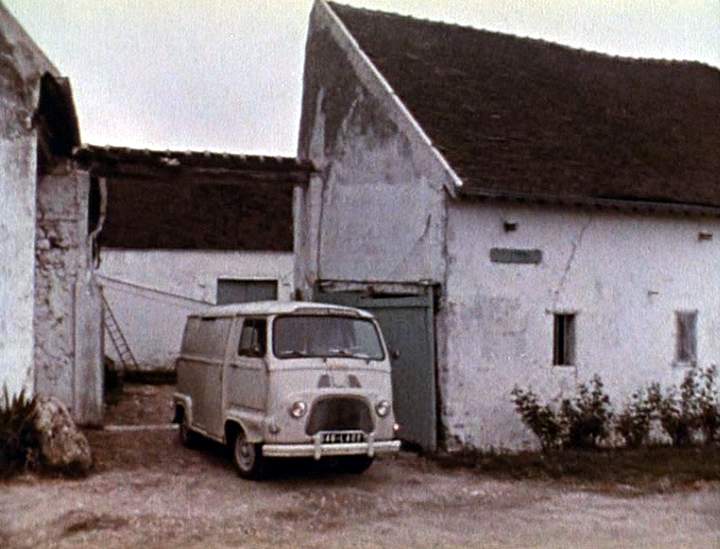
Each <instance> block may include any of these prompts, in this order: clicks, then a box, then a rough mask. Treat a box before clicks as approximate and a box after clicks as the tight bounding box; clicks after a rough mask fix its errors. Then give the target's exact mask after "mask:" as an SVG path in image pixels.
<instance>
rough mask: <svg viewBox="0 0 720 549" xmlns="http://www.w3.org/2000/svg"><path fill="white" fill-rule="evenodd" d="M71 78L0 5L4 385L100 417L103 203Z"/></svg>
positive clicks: (79, 416) (0, 345)
mask: <svg viewBox="0 0 720 549" xmlns="http://www.w3.org/2000/svg"><path fill="white" fill-rule="evenodd" d="M79 144H80V135H79V129H78V122H77V117H76V114H75V108H74V104H73V99H72V93H71V89H70V84H69V82H68V81H67V79H65V78H62V77H61V76H60V74H59V72H58V70H57V69H56V68H55V67H54V66H53V65H52V63H51V62H50V61H49V60H48V59H47V57H46V56H45V55H44V54H43V52H42V51H40V49H39V48H38V47H37V46H36V45H35V44H34V43H33V41H32V40H31V39H30V37H29V36H28V35H27V34H26V33H25V31H24V30H23V29H22V28H21V27H20V25H19V24H18V23H17V21H15V19H14V18H13V17H12V15H11V14H10V13H9V12H8V11H7V10H6V9H5V8H4V6H2V5H1V4H0V174H1V176H0V185H1V186H2V187H1V189H0V195H1V197H2V199H1V200H0V385H4V386H6V387H7V389H8V391H9V392H10V393H11V394H15V393H18V392H19V391H21V390H23V389H24V390H25V391H26V392H28V393H33V392H34V393H42V394H46V395H53V396H57V397H58V398H60V399H61V400H62V401H63V402H64V403H65V404H66V405H67V406H68V407H69V408H70V409H71V411H72V413H73V416H74V418H75V419H76V420H77V421H79V422H80V423H86V424H92V423H98V422H100V421H101V418H102V372H101V359H102V354H101V353H102V341H101V316H100V315H101V308H100V295H99V292H98V290H97V286H96V284H95V282H94V277H93V258H92V249H93V245H92V241H93V238H94V236H95V232H94V230H93V229H94V226H95V225H97V223H98V222H99V215H100V212H99V203H98V202H97V201H93V200H92V196H94V194H96V193H92V192H91V180H90V177H89V175H88V174H87V173H85V172H82V171H78V170H76V168H75V166H74V164H73V161H72V152H73V148H74V147H76V146H78V145H79Z"/></svg>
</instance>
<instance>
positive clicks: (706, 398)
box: [696, 365, 720, 444]
mask: <svg viewBox="0 0 720 549" xmlns="http://www.w3.org/2000/svg"><path fill="white" fill-rule="evenodd" d="M717 375H718V369H717V366H715V365H713V366H710V367H709V368H707V369H705V370H703V371H701V373H700V381H701V382H700V383H699V384H698V397H697V400H698V404H697V420H696V428H698V429H700V431H701V432H702V434H703V440H704V441H705V444H712V443H713V442H716V441H717V439H718V436H719V435H720V399H718V388H717Z"/></svg>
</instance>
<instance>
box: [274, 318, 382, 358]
mask: <svg viewBox="0 0 720 549" xmlns="http://www.w3.org/2000/svg"><path fill="white" fill-rule="evenodd" d="M273 352H274V353H275V356H276V357H278V358H301V357H324V358H327V357H350V358H363V359H366V360H383V359H384V358H385V353H384V351H383V348H382V344H381V343H380V336H379V334H378V332H377V329H376V328H375V324H374V323H373V322H371V321H370V320H367V319H360V318H349V317H344V316H317V315H315V316H311V315H287V316H280V317H278V318H276V319H275V322H274V323H273Z"/></svg>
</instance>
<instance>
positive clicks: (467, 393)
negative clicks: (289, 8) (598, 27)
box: [296, 0, 720, 450]
mask: <svg viewBox="0 0 720 549" xmlns="http://www.w3.org/2000/svg"><path fill="white" fill-rule="evenodd" d="M299 157H300V158H301V159H306V160H309V161H312V162H313V163H314V165H315V166H316V167H317V169H318V172H319V173H320V174H321V176H322V177H321V180H318V181H314V182H312V183H311V184H310V186H309V187H308V188H307V190H306V191H304V192H299V193H298V196H297V201H298V203H297V210H298V212H299V213H300V215H298V217H297V219H296V224H297V226H296V231H297V233H298V236H297V238H298V242H299V243H300V245H299V246H298V247H297V259H296V261H297V263H296V271H297V280H298V281H297V284H298V289H299V290H300V291H302V293H303V295H304V296H305V297H308V298H313V299H317V300H326V301H332V302H337V303H349V304H357V305H360V306H364V307H366V308H368V309H370V310H372V311H374V312H375V313H376V314H377V315H378V316H379V318H380V320H381V323H382V324H383V329H384V331H385V332H386V335H387V338H388V340H389V341H390V346H391V347H392V348H393V349H394V350H395V351H397V352H396V353H395V362H394V376H395V377H394V382H395V393H396V394H395V398H396V403H397V405H396V406H397V410H396V411H397V414H398V416H399V417H400V421H401V423H404V425H403V432H404V437H405V438H406V439H407V440H409V441H411V442H415V443H417V444H419V445H420V446H422V447H425V448H430V449H433V448H435V447H437V446H438V445H439V446H444V447H447V448H448V449H451V450H452V449H458V448H463V447H464V448H481V449H490V448H495V449H520V448H525V447H530V446H534V445H536V441H535V440H534V437H533V436H532V435H531V434H530V433H529V432H528V431H527V430H526V429H525V428H524V426H523V425H522V423H521V422H520V420H519V418H518V416H517V415H516V413H515V411H514V407H513V404H512V401H511V397H510V391H511V390H512V388H513V386H515V385H516V384H518V385H521V386H532V387H533V388H534V389H535V390H536V392H538V393H540V394H541V395H542V396H544V397H546V398H552V397H555V396H559V395H563V394H568V393H569V392H572V391H574V388H575V386H576V384H577V383H578V382H583V381H587V380H588V379H589V378H590V377H591V376H592V375H594V374H600V375H601V377H602V379H603V381H604V382H605V383H606V388H607V390H608V391H609V393H610V395H611V398H612V399H613V400H614V401H615V402H616V403H617V404H622V401H623V399H625V398H627V396H628V395H629V394H630V393H631V391H633V390H634V389H636V388H638V387H640V386H644V385H646V384H647V383H649V382H653V381H659V382H662V383H670V382H677V381H678V380H679V379H680V378H681V377H682V376H683V375H684V373H685V371H686V368H687V367H689V366H691V365H699V366H702V367H705V366H708V365H710V364H713V363H718V361H720V338H718V337H717V334H718V333H719V331H720V282H719V279H718V277H717V272H718V270H719V267H720V71H719V70H718V69H716V68H713V67H709V66H706V65H702V64H699V63H691V62H669V61H653V60H634V59H624V58H617V57H611V56H606V55H601V54H597V53H591V52H586V51H581V50H575V49H571V48H568V47H564V46H561V45H556V44H551V43H548V42H543V41H539V40H530V39H525V38H518V37H514V36H509V35H503V34H498V33H491V32H486V31H481V30H476V29H471V28H466V27H461V26H457V25H447V24H441V23H435V22H429V21H421V20H416V19H412V18H409V17H403V16H398V15H392V14H387V13H381V12H374V11H367V10H361V9H356V8H350V7H346V6H341V5H337V4H334V3H327V2H325V1H324V0H318V1H317V2H316V3H315V6H314V8H313V11H312V14H311V20H310V29H309V33H308V41H307V50H306V64H305V76H304V95H303V109H302V121H301V129H300V142H299Z"/></svg>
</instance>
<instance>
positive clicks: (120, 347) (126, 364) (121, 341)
mask: <svg viewBox="0 0 720 549" xmlns="http://www.w3.org/2000/svg"><path fill="white" fill-rule="evenodd" d="M100 295H101V296H102V301H103V325H104V326H105V331H106V332H107V334H108V335H109V336H110V340H111V341H112V344H113V347H115V352H117V355H118V357H119V358H120V364H122V367H123V370H124V371H128V370H133V371H137V370H138V363H137V361H136V360H135V355H133V354H132V351H131V350H130V345H128V342H127V339H125V336H124V335H123V333H122V330H121V329H120V325H119V324H118V321H117V319H116V318H115V315H114V314H113V312H112V309H111V308H110V304H109V303H108V301H107V299H106V298H105V292H103V291H102V290H101V291H100Z"/></svg>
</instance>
